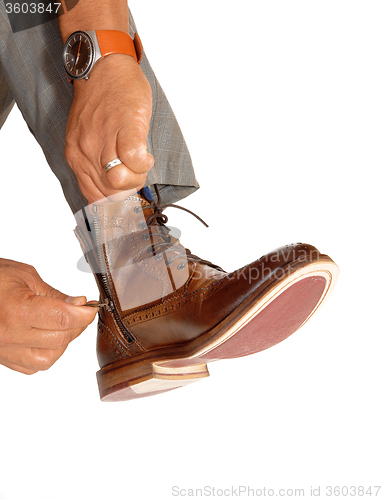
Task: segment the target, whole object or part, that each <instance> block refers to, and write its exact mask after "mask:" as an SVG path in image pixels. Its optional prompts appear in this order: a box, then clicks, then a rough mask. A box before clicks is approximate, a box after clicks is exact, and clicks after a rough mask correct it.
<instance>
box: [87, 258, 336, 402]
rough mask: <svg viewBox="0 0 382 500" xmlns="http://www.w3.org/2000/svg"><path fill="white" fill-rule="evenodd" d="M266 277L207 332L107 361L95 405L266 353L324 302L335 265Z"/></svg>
mask: <svg viewBox="0 0 382 500" xmlns="http://www.w3.org/2000/svg"><path fill="white" fill-rule="evenodd" d="M282 273H283V277H282V278H277V275H276V276H272V277H271V278H269V279H268V280H267V281H266V282H265V283H264V284H263V285H262V286H261V287H260V288H261V290H256V291H255V292H254V294H252V295H251V296H250V297H248V298H247V299H246V300H245V301H244V302H243V303H242V304H241V305H240V306H239V307H238V308H237V309H235V310H234V311H233V312H232V313H231V314H230V315H229V316H228V317H227V318H225V320H223V321H222V322H221V323H220V324H219V325H217V326H216V327H215V328H214V329H213V330H211V331H210V332H208V334H205V335H203V336H202V337H201V338H199V339H197V340H196V341H193V342H191V343H189V344H187V346H184V347H181V348H177V346H173V347H172V348H170V349H169V348H167V349H166V348H162V349H158V350H155V351H153V352H151V353H150V354H149V356H150V357H149V358H147V356H148V355H146V359H144V358H143V359H135V360H134V361H130V362H129V361H125V362H122V363H121V362H118V363H113V364H111V365H108V366H106V367H105V368H103V369H101V370H100V371H99V372H98V373H97V381H98V387H99V392H100V398H101V401H105V402H109V401H110V402H111V401H126V400H130V399H137V398H141V397H147V396H153V395H156V394H160V393H163V392H167V391H171V390H173V389H177V388H179V387H184V386H185V385H189V384H191V383H193V382H196V381H198V380H200V379H203V378H206V377H208V376H209V373H208V368H207V363H209V362H212V361H217V360H221V359H230V358H237V357H242V356H248V355H250V354H254V353H256V352H259V351H263V350H264V349H268V348H270V347H272V346H274V345H276V344H278V343H280V342H281V341H283V340H284V339H286V338H287V337H289V336H290V335H291V334H292V333H294V332H295V331H297V330H298V329H299V328H301V327H302V326H303V325H304V324H305V323H306V322H307V321H308V320H309V319H310V318H311V317H312V315H313V314H314V313H316V312H317V310H318V309H319V307H321V306H322V304H323V303H324V302H325V300H326V299H327V298H328V296H329V294H330V292H331V291H332V289H333V287H334V285H335V283H336V281H337V278H338V267H337V265H336V264H335V263H334V262H333V261H332V260H331V259H330V258H329V257H327V256H325V255H320V257H319V260H317V261H314V262H311V261H308V262H301V261H295V262H292V263H289V264H288V265H287V266H285V267H284V268H283V269H282Z"/></svg>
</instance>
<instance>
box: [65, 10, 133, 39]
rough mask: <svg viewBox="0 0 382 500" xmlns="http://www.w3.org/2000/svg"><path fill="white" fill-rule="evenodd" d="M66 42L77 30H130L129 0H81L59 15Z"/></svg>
mask: <svg viewBox="0 0 382 500" xmlns="http://www.w3.org/2000/svg"><path fill="white" fill-rule="evenodd" d="M59 24H60V31H61V35H62V39H63V41H64V42H65V41H66V39H67V38H68V36H69V35H71V34H72V33H73V32H74V31H77V30H93V29H95V30H118V31H125V32H126V33H128V32H129V9H128V5H127V0H101V1H100V0H79V2H78V4H77V5H76V6H75V7H74V8H73V9H71V10H70V11H69V12H66V13H65V14H63V15H61V16H60V17H59Z"/></svg>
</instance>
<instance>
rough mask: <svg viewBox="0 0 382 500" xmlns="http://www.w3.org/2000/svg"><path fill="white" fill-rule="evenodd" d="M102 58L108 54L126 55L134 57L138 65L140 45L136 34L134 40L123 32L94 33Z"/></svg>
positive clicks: (140, 52)
mask: <svg viewBox="0 0 382 500" xmlns="http://www.w3.org/2000/svg"><path fill="white" fill-rule="evenodd" d="M96 34H97V39H98V43H99V48H100V50H101V55H102V57H104V56H108V55H110V54H127V55H129V56H132V57H134V59H135V60H136V61H137V63H138V64H140V62H141V59H142V43H141V40H140V38H139V36H138V34H137V33H135V37H134V40H133V39H132V38H131V36H130V35H128V34H127V33H125V32H124V31H116V30H101V31H96Z"/></svg>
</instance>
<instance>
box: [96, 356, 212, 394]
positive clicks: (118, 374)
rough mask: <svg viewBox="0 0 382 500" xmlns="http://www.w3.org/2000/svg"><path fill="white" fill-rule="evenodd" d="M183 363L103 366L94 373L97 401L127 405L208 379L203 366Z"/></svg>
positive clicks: (206, 370)
mask: <svg viewBox="0 0 382 500" xmlns="http://www.w3.org/2000/svg"><path fill="white" fill-rule="evenodd" d="M187 363H189V361H188V362H187V360H179V361H178V362H170V363H166V362H154V363H146V364H140V365H133V366H132V365H122V366H121V365H119V366H116V367H113V365H110V366H106V367H105V368H103V369H102V370H99V371H98V372H97V382H98V389H99V394H100V398H101V401H104V402H111V401H127V400H130V399H137V398H142V397H145V396H153V395H155V394H160V393H162V392H167V391H171V390H172V389H177V388H178V387H183V386H185V385H189V384H191V383H193V382H197V381H198V380H200V379H203V378H206V377H209V372H208V368H207V365H206V364H205V363H200V364H195V365H190V364H188V365H187Z"/></svg>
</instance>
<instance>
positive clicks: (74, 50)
mask: <svg viewBox="0 0 382 500" xmlns="http://www.w3.org/2000/svg"><path fill="white" fill-rule="evenodd" d="M93 58H94V48H93V43H92V41H91V38H90V37H89V35H88V34H87V33H85V32H84V31H76V32H75V33H73V34H72V35H70V37H69V38H68V39H67V41H66V43H65V47H64V64H65V69H66V71H67V73H68V74H69V75H70V76H71V77H72V78H74V79H79V78H84V77H85V76H86V74H87V73H88V72H89V71H90V69H91V67H92V62H93Z"/></svg>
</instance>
